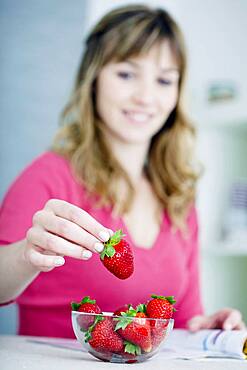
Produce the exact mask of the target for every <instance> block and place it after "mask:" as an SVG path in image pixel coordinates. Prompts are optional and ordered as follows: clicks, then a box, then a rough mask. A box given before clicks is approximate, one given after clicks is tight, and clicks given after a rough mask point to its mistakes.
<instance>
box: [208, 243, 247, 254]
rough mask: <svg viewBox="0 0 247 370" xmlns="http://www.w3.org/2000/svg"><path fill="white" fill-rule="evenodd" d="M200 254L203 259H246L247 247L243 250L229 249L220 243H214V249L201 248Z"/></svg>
mask: <svg viewBox="0 0 247 370" xmlns="http://www.w3.org/2000/svg"><path fill="white" fill-rule="evenodd" d="M211 245H212V244H211ZM201 253H202V256H203V257H210V256H215V257H247V245H246V247H245V248H233V247H232V248H229V247H225V246H224V243H222V242H216V243H214V247H211V246H210V247H207V246H203V247H202V248H201Z"/></svg>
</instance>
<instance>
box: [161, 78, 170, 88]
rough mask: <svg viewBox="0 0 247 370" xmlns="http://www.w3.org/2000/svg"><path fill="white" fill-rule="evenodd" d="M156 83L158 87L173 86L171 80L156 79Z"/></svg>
mask: <svg viewBox="0 0 247 370" xmlns="http://www.w3.org/2000/svg"><path fill="white" fill-rule="evenodd" d="M158 83H159V84H160V85H165V86H170V85H172V84H173V81H172V80H168V79H166V78H159V79H158Z"/></svg>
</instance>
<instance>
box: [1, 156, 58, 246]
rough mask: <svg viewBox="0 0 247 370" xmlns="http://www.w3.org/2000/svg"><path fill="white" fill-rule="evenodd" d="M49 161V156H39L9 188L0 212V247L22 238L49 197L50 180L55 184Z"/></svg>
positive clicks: (50, 193) (50, 189)
mask: <svg viewBox="0 0 247 370" xmlns="http://www.w3.org/2000/svg"><path fill="white" fill-rule="evenodd" d="M52 159H53V158H52V156H51V155H50V154H49V153H46V154H44V155H42V157H41V158H38V159H36V160H35V161H34V162H32V163H31V164H30V165H29V166H28V167H27V168H26V169H25V170H24V171H23V172H22V173H21V174H20V175H19V176H18V177H17V179H16V180H15V181H14V182H13V184H12V185H11V186H10V188H9V190H8V192H7V193H6V195H5V198H4V200H3V202H2V205H1V209H0V244H1V245H4V244H9V243H13V242H16V241H19V240H21V239H24V238H25V235H26V232H27V230H28V229H29V228H30V227H31V225H32V217H33V215H34V213H35V212H36V211H38V210H40V209H42V208H43V207H44V205H45V203H46V201H47V200H48V199H49V198H51V197H52V185H51V178H53V180H52V181H54V174H52V165H51V161H52ZM53 170H54V169H53ZM53 172H54V171H53ZM55 178H56V177H55ZM53 186H54V185H53Z"/></svg>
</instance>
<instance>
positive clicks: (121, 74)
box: [117, 72, 134, 80]
mask: <svg viewBox="0 0 247 370" xmlns="http://www.w3.org/2000/svg"><path fill="white" fill-rule="evenodd" d="M117 75H118V76H119V77H120V78H122V79H123V80H130V79H131V78H132V77H133V76H134V74H133V73H131V72H118V74H117Z"/></svg>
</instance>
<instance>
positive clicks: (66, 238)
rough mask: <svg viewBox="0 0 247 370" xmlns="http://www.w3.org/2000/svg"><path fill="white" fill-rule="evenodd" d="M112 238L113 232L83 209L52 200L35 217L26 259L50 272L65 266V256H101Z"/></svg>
mask: <svg viewBox="0 0 247 370" xmlns="http://www.w3.org/2000/svg"><path fill="white" fill-rule="evenodd" d="M111 235H113V231H112V230H109V229H107V228H106V227H104V226H102V225H101V224H100V223H99V222H97V221H96V220H95V219H94V218H93V217H92V216H90V215H89V214H88V213H87V212H85V211H83V210H82V209H81V208H79V207H76V206H74V205H72V204H70V203H68V202H65V201H63V200H58V199H51V200H49V201H48V202H47V203H46V205H45V207H44V209H42V210H41V211H38V212H36V213H35V214H34V216H33V226H32V227H31V228H30V229H29V230H28V232H27V235H26V241H27V243H26V247H25V249H24V258H25V260H26V261H28V262H29V263H30V264H31V265H32V266H33V267H35V268H37V270H38V271H50V270H51V269H53V268H54V267H57V266H61V265H63V264H64V262H65V260H64V258H63V256H69V257H74V258H78V259H83V260H88V259H89V258H90V257H91V256H92V252H97V253H100V252H101V251H102V250H103V248H104V246H103V244H102V242H105V241H107V240H108V239H109V238H110V236H111Z"/></svg>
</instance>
